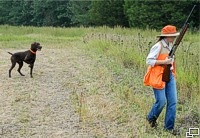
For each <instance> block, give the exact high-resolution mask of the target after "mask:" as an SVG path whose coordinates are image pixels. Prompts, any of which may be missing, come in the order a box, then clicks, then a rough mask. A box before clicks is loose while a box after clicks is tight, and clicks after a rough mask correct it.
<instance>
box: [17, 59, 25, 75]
mask: <svg viewBox="0 0 200 138" xmlns="http://www.w3.org/2000/svg"><path fill="white" fill-rule="evenodd" d="M17 63H18V64H19V68H18V70H17V71H18V72H19V74H20V75H21V76H25V75H24V74H22V73H21V68H22V66H23V61H22V62H17Z"/></svg>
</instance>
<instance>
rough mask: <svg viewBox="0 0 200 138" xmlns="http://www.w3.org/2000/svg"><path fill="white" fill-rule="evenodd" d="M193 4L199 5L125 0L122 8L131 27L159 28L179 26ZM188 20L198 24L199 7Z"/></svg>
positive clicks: (182, 2) (188, 2) (184, 2)
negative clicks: (169, 25)
mask: <svg viewBox="0 0 200 138" xmlns="http://www.w3.org/2000/svg"><path fill="white" fill-rule="evenodd" d="M194 4H197V5H199V2H195V1H189V0H185V1H149V0H144V1H140V0H135V1H129V0H125V5H124V10H125V14H126V16H127V18H128V20H129V25H130V26H131V27H139V28H146V27H150V28H156V29H161V28H162V27H163V26H165V25H167V24H172V25H175V26H177V27H178V28H181V27H182V25H183V23H184V21H185V20H186V18H187V16H188V14H189V12H190V10H191V9H192V7H193V5H194ZM195 14H196V15H195ZM197 18H198V20H197ZM190 21H191V22H193V25H195V26H196V27H198V26H199V8H196V9H195V11H194V13H193V15H192V18H191V19H190Z"/></svg>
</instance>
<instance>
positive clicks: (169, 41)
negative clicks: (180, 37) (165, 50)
mask: <svg viewBox="0 0 200 138" xmlns="http://www.w3.org/2000/svg"><path fill="white" fill-rule="evenodd" d="M175 38H176V36H168V37H166V40H167V42H168V43H173V42H174V40H175Z"/></svg>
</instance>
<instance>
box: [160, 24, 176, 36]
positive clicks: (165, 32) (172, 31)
mask: <svg viewBox="0 0 200 138" xmlns="http://www.w3.org/2000/svg"><path fill="white" fill-rule="evenodd" d="M178 35H180V33H179V32H177V31H176V27H175V26H173V25H167V26H165V27H163V28H162V30H161V35H157V37H161V36H178Z"/></svg>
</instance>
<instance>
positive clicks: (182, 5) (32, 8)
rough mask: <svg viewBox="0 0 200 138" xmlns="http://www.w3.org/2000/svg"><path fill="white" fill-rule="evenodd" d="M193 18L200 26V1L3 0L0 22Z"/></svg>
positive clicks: (160, 22) (152, 22)
mask: <svg viewBox="0 0 200 138" xmlns="http://www.w3.org/2000/svg"><path fill="white" fill-rule="evenodd" d="M193 5H197V7H196V8H195V10H194V13H193V14H192V16H191V18H190V24H191V26H192V27H193V28H199V27H200V26H199V22H200V2H199V1H198V0H193V1H191V0H184V1H182V0H181V1H177V0H171V1H164V0H161V1H158V0H155V1H151V0H143V1H141V0H100V1H92V0H87V1H85V0H83V1H76V0H58V1H56V0H4V1H0V24H1V25H2V24H8V25H14V26H21V25H23V26H39V27H40V26H54V27H72V26H86V27H87V26H102V25H106V26H109V27H114V26H122V27H137V28H152V29H158V28H159V29H160V28H162V27H163V26H164V25H166V24H173V25H176V26H177V27H179V28H180V27H181V26H182V25H183V23H184V21H185V20H186V18H187V16H188V14H189V12H190V10H191V9H192V7H193Z"/></svg>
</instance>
